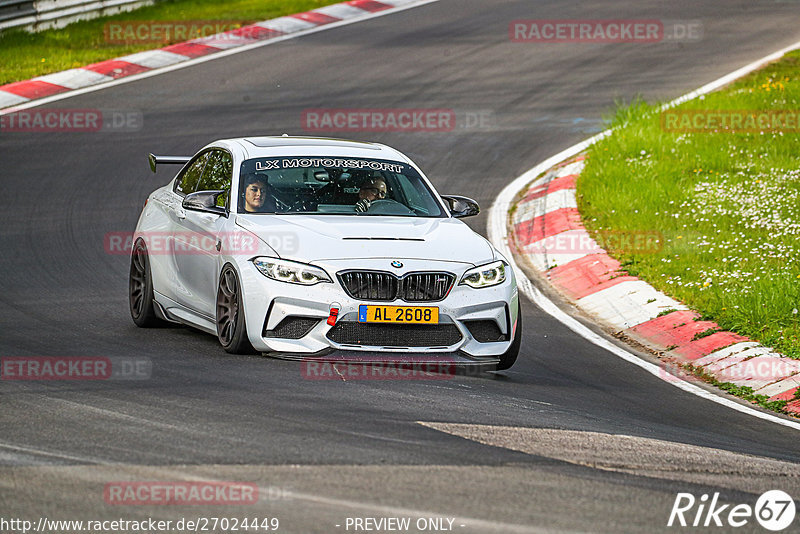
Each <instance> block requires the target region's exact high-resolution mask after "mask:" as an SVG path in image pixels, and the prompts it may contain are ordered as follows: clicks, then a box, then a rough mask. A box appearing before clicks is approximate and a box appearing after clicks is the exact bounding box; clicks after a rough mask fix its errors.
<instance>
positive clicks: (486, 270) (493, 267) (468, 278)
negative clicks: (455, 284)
mask: <svg viewBox="0 0 800 534" xmlns="http://www.w3.org/2000/svg"><path fill="white" fill-rule="evenodd" d="M505 281H506V264H505V262H503V261H496V262H493V263H488V264H486V265H481V266H479V267H475V268H473V269H470V270H469V271H467V272H465V273H464V276H462V277H461V282H459V285H460V284H466V285H468V286H469V287H474V288H475V289H480V288H482V287H491V286H496V285H497V284H502V283H503V282H505Z"/></svg>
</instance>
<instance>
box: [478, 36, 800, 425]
mask: <svg viewBox="0 0 800 534" xmlns="http://www.w3.org/2000/svg"><path fill="white" fill-rule="evenodd" d="M798 48H800V42H797V43H794V44H793V45H790V46H787V47H786V48H783V49H781V50H779V51H777V52H775V53H773V54H770V55H768V56H766V57H764V58H762V59H759V60H758V61H754V62H753V63H750V64H749V65H746V66H744V67H742V68H741V69H738V70H735V71H733V72H731V73H730V74H727V75H725V76H723V77H721V78H719V79H717V80H714V81H713V82H711V83H708V84H706V85H704V86H702V87H700V88H699V89H697V90H695V91H692V92H691V93H687V94H685V95H683V96H681V97H679V98H676V99H675V100H673V101H672V102H669V103H667V104H665V105H664V106H662V108H661V109H662V110H664V109H667V108H670V107H673V106H676V105H678V104H680V103H682V102H686V101H687V100H691V99H693V98H697V97H698V96H700V95H705V94H708V93H710V92H712V91H715V90H716V89H719V88H720V87H723V86H725V85H727V84H729V83H731V82H732V81H734V80H736V79H738V78H740V77H742V76H744V75H746V74H748V73H750V72H753V71H754V70H756V69H758V68H760V67H762V66H763V65H765V64H767V63H769V62H771V61H775V60H776V59H779V58H780V57H781V56H783V55H784V54H786V53H787V52H791V51H792V50H797V49H798ZM610 133H611V130H605V131H603V132H601V133H599V134H597V135H595V136H593V137H590V138H589V139H587V140H586V141H582V142H580V143H578V144H576V145H573V146H571V147H569V148H567V149H566V150H563V151H561V152H559V153H558V154H556V155H555V156H552V157H550V158H548V159H546V160H544V161H543V162H541V163H540V164H538V165H537V166H535V167H533V168H532V169H529V170H528V171H526V172H525V173H524V174H522V175H521V176H519V177H517V178H516V179H515V180H514V181H512V182H511V183H510V184H508V185H507V186H506V187H505V188H504V189H503V190H502V191H501V192H500V194H499V195H497V198H496V199H495V201H494V204H492V207H491V208H490V209H489V221H488V234H489V240H490V241H491V242H492V243H493V244H494V246H495V247H497V248H498V250H500V252H502V253H503V254H504V255H505V256H506V258H507V259H508V261H509V262H510V263H511V266H512V267H513V269H514V272H515V273H516V275H517V280H518V284H519V288H520V290H522V292H523V293H524V294H525V295H526V296H527V297H528V298H529V299H531V300H532V301H533V302H534V303H535V304H536V305H537V306H539V307H540V308H541V309H542V310H544V311H545V312H547V313H548V314H550V315H551V316H553V317H554V318H555V319H556V320H558V321H559V322H561V323H562V324H564V326H566V327H567V328H569V329H570V330H572V331H573V332H575V333H576V334H578V335H579V336H581V337H583V338H584V339H586V340H588V341H590V342H592V343H594V344H595V345H597V346H598V347H601V348H604V349H606V350H608V351H609V352H611V353H612V354H614V355H616V356H619V357H620V358H622V359H623V360H625V361H627V362H630V363H632V364H634V365H636V366H639V367H641V368H642V369H644V370H645V371H647V372H648V373H650V374H652V375H653V376H656V377H659V378H661V379H662V380H663V379H664V378H663V377H664V374H665V373H666V371H665V370H663V369H662V368H661V367H659V366H658V365H656V364H653V363H650V362H648V361H645V360H643V359H641V358H639V357H638V356H636V355H635V354H633V353H632V352H629V351H628V350H625V349H623V348H621V347H618V346H617V345H615V344H614V343H612V342H611V341H609V340H608V339H606V338H605V337H603V336H601V335H599V334H596V333H595V332H593V331H592V330H591V329H589V328H587V327H586V326H585V325H583V324H582V323H581V322H579V321H578V320H577V319H575V318H574V317H572V316H570V315H569V314H567V313H566V312H564V311H562V310H561V308H559V307H558V306H556V305H555V303H554V302H553V301H551V300H550V299H549V298H547V297H546V296H545V295H544V294H543V293H542V292H541V291H539V289H537V288H536V287H535V286H534V285H533V283H532V282H531V281H530V280H529V279H528V278H527V277H526V276H525V274H524V273H523V272H522V270H521V269H520V268H519V266H518V265H517V264H516V262H515V261H514V256H513V254H512V253H511V249H510V247H509V246H508V226H507V219H508V210H509V208H510V207H511V202H512V201H513V200H514V197H515V196H516V195H517V193H518V192H519V191H520V190H522V188H524V187H525V186H526V185H527V184H529V183H530V182H532V181H533V180H534V179H535V178H536V177H537V176H538V175H540V174H541V173H543V172H544V171H546V170H548V169H549V168H550V167H553V166H554V165H556V164H557V163H561V162H562V161H564V160H565V159H568V158H571V157H574V156H577V155H578V154H580V153H581V152H583V151H584V150H586V149H587V148H588V147H589V146H590V145H592V144H594V143H596V142H597V141H599V140H600V139H602V138H603V137H605V136H607V135H609V134H610ZM667 382H670V383H671V384H673V385H674V386H675V387H677V388H680V389H682V390H684V391H686V392H688V393H692V394H694V395H697V396H698V397H702V398H704V399H708V400H710V401H712V402H716V403H717V404H721V405H723V406H726V407H728V408H731V409H733V410H736V411H739V412H742V413H745V414H747V415H752V416H753V417H758V418H759V419H763V420H765V421H770V422H772V423H777V424H779V425H783V426H787V427H789V428H794V429H795V430H800V423H798V422H795V421H791V420H788V419H784V418H782V417H778V416H775V415H772V414H770V413H766V412H762V411H760V410H756V409H755V408H752V407H750V406H747V405H745V404H740V403H739V402H737V401H734V400H732V399H729V398H726V397H721V396H719V395H717V394H715V393H712V392H710V391H707V390H705V389H703V388H701V387H698V386H696V385H694V384H692V383H689V382H686V381H684V380H679V379H678V378H676V377H675V378H672V379H670V380H667Z"/></svg>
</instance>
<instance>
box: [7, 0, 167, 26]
mask: <svg viewBox="0 0 800 534" xmlns="http://www.w3.org/2000/svg"><path fill="white" fill-rule="evenodd" d="M153 3H154V0H40V1H37V0H0V30H4V29H6V28H15V27H21V26H23V27H25V29H27V30H31V31H39V30H46V29H48V28H63V27H64V26H66V25H67V24H69V23H71V22H75V21H77V20H87V19H92V18H96V17H100V16H103V15H113V14H115V13H119V12H121V11H130V10H132V9H136V8H137V7H141V6H145V5H150V4H153Z"/></svg>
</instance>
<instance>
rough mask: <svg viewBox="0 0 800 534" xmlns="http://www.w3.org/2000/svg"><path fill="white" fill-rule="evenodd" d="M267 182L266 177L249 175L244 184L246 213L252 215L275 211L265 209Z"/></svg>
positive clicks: (246, 176)
mask: <svg viewBox="0 0 800 534" xmlns="http://www.w3.org/2000/svg"><path fill="white" fill-rule="evenodd" d="M267 180H268V177H267V176H266V175H261V174H247V175H245V177H244V181H243V183H242V186H243V188H244V189H243V191H244V192H243V195H242V196H243V197H244V211H246V212H250V213H263V212H265V211H275V210H274V209H272V210H269V209H265V204H266V200H267V187H268V186H267Z"/></svg>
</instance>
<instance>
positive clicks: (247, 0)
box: [0, 0, 341, 85]
mask: <svg viewBox="0 0 800 534" xmlns="http://www.w3.org/2000/svg"><path fill="white" fill-rule="evenodd" d="M339 1H341V0H226V1H224V2H220V1H219V0H163V1H161V2H158V3H156V4H155V5H152V6H148V7H143V8H140V9H137V10H135V11H131V12H129V13H121V14H118V15H113V16H109V17H101V18H97V19H94V20H89V21H82V22H76V23H73V24H70V25H69V26H67V27H65V28H63V29H60V30H46V31H42V32H38V33H28V32H25V31H23V30H21V29H11V30H6V31H4V32H2V33H0V85H2V84H6V83H10V82H15V81H20V80H27V79H29V78H32V77H34V76H41V75H44V74H49V73H52V72H58V71H61V70H66V69H71V68H75V67H81V66H84V65H88V64H90V63H96V62H98V61H103V60H106V59H112V58H115V57H118V56H124V55H126V54H132V53H134V52H140V51H142V50H150V49H153V48H161V47H163V46H166V45H168V44H172V43H174V42H179V41H183V40H186V39H177V40H170V41H166V42H158V43H136V44H113V43H109V42H107V41H106V37H105V33H104V31H103V30H104V27H105V25H106V24H107V23H108V22H111V21H115V22H116V21H136V22H141V21H181V20H190V21H223V22H225V23H226V29H230V28H233V27H236V25H242V26H244V25H247V24H249V23H252V22H259V21H262V20H267V19H271V18H275V17H280V16H283V15H289V14H292V13H298V12H302V11H307V10H309V9H315V8H318V7H321V6H325V5H328V4H335V3H337V2H339Z"/></svg>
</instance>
